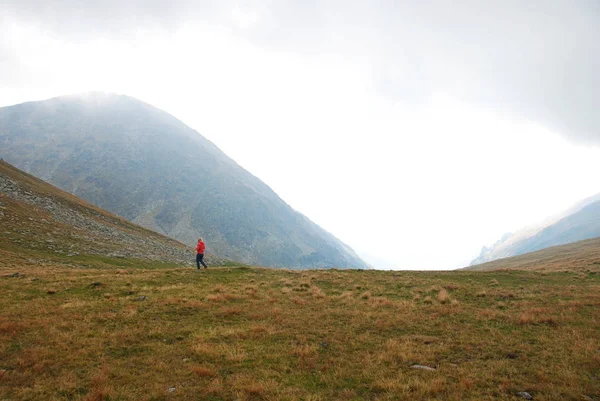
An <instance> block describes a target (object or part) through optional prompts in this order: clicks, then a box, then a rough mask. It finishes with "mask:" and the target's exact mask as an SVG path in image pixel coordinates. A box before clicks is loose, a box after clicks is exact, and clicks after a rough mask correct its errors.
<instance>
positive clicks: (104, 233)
mask: <svg viewBox="0 0 600 401" xmlns="http://www.w3.org/2000/svg"><path fill="white" fill-rule="evenodd" d="M0 227H1V228H0V230H1V231H0V265H14V264H15V263H18V262H23V261H26V260H28V261H31V260H38V261H49V260H50V261H55V262H56V261H62V262H65V261H68V262H69V263H72V264H75V265H78V264H85V261H86V260H87V259H88V258H89V257H90V256H103V257H107V258H117V259H123V258H138V259H146V260H153V261H162V262H171V263H178V264H185V265H188V264H190V265H191V264H192V262H193V261H194V254H195V251H194V249H193V248H190V247H186V246H185V245H183V244H181V243H179V242H177V241H175V240H173V239H171V238H168V237H165V236H163V235H161V234H157V233H155V232H152V231H150V230H147V229H145V228H142V227H140V226H137V225H135V224H132V223H130V222H128V221H126V220H125V219H123V218H120V217H117V216H115V215H112V214H110V213H108V212H106V211H104V210H102V209H100V208H98V207H96V206H93V205H91V204H89V203H87V202H85V201H82V200H81V199H78V198H77V197H75V196H73V195H70V194H68V193H66V192H63V191H61V190H59V189H58V188H55V187H53V186H51V185H49V184H47V183H45V182H43V181H41V180H39V179H37V178H35V177H33V176H31V175H28V174H26V173H24V172H22V171H20V170H18V169H16V168H15V167H13V166H11V165H10V164H8V163H6V162H4V161H0ZM207 260H208V262H209V263H210V264H212V265H215V264H222V263H224V262H225V260H223V259H220V258H216V257H214V256H213V255H207Z"/></svg>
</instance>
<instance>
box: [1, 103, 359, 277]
mask: <svg viewBox="0 0 600 401" xmlns="http://www.w3.org/2000/svg"><path fill="white" fill-rule="evenodd" d="M232 118H235V116H232ZM0 157H3V158H4V159H5V160H7V161H8V162H10V163H11V164H13V165H15V166H16V167H18V168H20V169H22V170H24V171H26V172H28V173H30V174H33V175H35V176H37V177H40V178H42V179H44V180H46V181H48V182H50V183H52V184H53V185H56V186H57V187H59V188H61V189H63V190H65V191H67V192H69V193H72V194H75V195H76V196H78V197H80V198H82V199H85V200H87V201H89V202H91V203H93V204H95V205H97V206H99V207H101V208H103V209H106V210H108V211H110V212H112V213H115V214H117V215H119V216H122V217H124V218H126V219H127V220H129V221H132V222H134V223H136V224H140V225H142V226H144V227H146V228H149V229H151V230H153V231H157V232H159V233H162V234H165V235H168V236H170V237H172V238H175V239H177V240H179V241H181V242H183V243H185V244H190V245H191V244H194V243H195V240H196V238H197V237H198V236H202V237H204V238H206V242H207V244H208V246H209V249H211V250H212V251H213V252H214V253H215V254H218V255H220V256H224V257H227V258H230V259H234V260H239V261H242V262H245V263H249V264H260V265H263V266H285V267H291V268H310V267H340V268H368V266H367V264H366V263H365V262H363V261H362V260H361V259H360V258H359V257H358V256H357V255H356V254H355V253H354V252H353V251H352V249H350V248H349V247H348V246H346V245H345V244H343V243H342V242H340V241H339V240H338V239H336V238H335V237H334V236H332V235H331V234H329V233H328V232H326V231H325V230H323V229H322V228H320V227H319V226H317V225H316V224H314V223H313V222H311V221H310V220H309V219H308V218H306V217H305V216H303V215H301V214H300V213H298V212H296V211H295V210H293V209H292V208H291V207H290V206H289V205H288V204H286V203H285V202H284V201H283V200H282V199H280V198H279V197H278V196H277V194H275V192H273V191H272V190H271V189H270V188H269V187H268V186H267V185H265V184H264V183H263V182H262V181H260V180H259V179H258V178H256V177H254V176H253V175H252V174H250V173H249V172H247V171H246V170H244V169H243V168H242V167H240V166H239V165H238V164H236V163H235V162H234V161H233V160H232V159H230V158H229V157H228V156H227V155H225V154H224V153H223V152H221V151H220V150H219V149H218V148H217V147H216V146H215V145H214V144H212V143H211V142H210V141H208V140H207V139H205V138H204V137H203V136H201V135H200V134H199V133H197V132H196V131H194V130H192V129H191V128H189V127H187V126H186V125H185V124H183V123H182V122H180V121H179V120H177V119H175V118H174V117H173V116H171V115H169V114H167V113H165V112H163V111H161V110H158V109H156V108H154V107H152V106H150V105H148V104H145V103H143V102H140V101H138V100H136V99H133V98H130V97H127V96H118V95H111V94H100V93H91V94H87V95H77V96H65V97H59V98H54V99H50V100H46V101H41V102H30V103H24V104H20V105H16V106H11V107H5V108H1V109H0Z"/></svg>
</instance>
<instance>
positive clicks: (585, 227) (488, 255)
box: [471, 194, 600, 265]
mask: <svg viewBox="0 0 600 401" xmlns="http://www.w3.org/2000/svg"><path fill="white" fill-rule="evenodd" d="M599 236H600V194H598V195H595V196H592V197H590V198H588V199H585V200H583V201H581V202H579V203H578V204H577V205H575V206H573V207H572V208H570V209H569V210H567V211H565V212H563V213H561V214H560V215H559V216H558V217H556V218H552V219H550V220H549V222H547V223H545V224H543V225H541V226H538V227H532V228H528V229H524V230H520V231H518V232H515V233H512V234H507V235H504V236H503V237H502V238H501V239H500V240H499V241H498V242H496V243H495V244H494V245H492V246H491V247H489V248H488V247H484V248H483V250H482V251H481V253H480V255H479V256H478V257H477V258H476V259H474V260H473V261H472V262H471V264H472V265H478V264H482V263H485V262H490V261H493V260H496V259H501V258H507V257H511V256H517V255H522V254H525V253H529V252H534V251H538V250H540V249H544V248H548V247H551V246H557V245H563V244H568V243H571V242H576V241H581V240H585V239H590V238H595V237H599Z"/></svg>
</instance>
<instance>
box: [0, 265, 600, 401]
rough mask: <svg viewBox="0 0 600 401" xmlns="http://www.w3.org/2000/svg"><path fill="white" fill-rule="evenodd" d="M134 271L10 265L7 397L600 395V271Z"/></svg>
mask: <svg viewBox="0 0 600 401" xmlns="http://www.w3.org/2000/svg"><path fill="white" fill-rule="evenodd" d="M115 262H117V263H121V264H122V263H125V262H124V261H122V260H115ZM161 266H162V265H161ZM122 270H123V269H122V267H118V266H116V267H114V268H111V267H110V261H109V260H106V259H103V260H101V261H97V262H95V261H94V260H93V259H90V260H89V266H88V267H87V268H72V267H69V266H64V265H60V264H58V263H56V264H53V263H46V264H44V265H43V266H37V265H36V264H18V263H15V264H14V265H12V266H11V267H3V268H0V291H1V293H2V294H3V300H2V308H1V309H0V399H1V400H4V399H6V400H26V399H27V400H62V399H65V400H66V399H72V400H170V399H182V400H197V399H206V400H261V399H262V400H309V399H312V400H398V399H400V400H401V399H411V400H465V399H483V400H486V399H487V400H492V399H494V400H495V399H499V400H514V399H517V398H516V396H515V394H516V393H517V392H519V391H527V392H529V393H530V394H532V395H533V396H534V397H535V399H536V400H557V399H567V400H568V399H573V400H577V399H586V398H585V397H591V398H592V399H594V398H597V397H599V396H600V373H599V372H600V352H599V350H600V331H599V330H598V327H600V312H599V311H600V274H599V273H598V272H589V273H586V274H585V277H580V276H579V275H575V274H574V273H571V272H549V273H548V274H546V275H541V274H539V273H536V272H515V271H502V272H495V273H480V272H446V273H442V272H432V273H426V272H422V273H419V272H375V271H362V272H361V271H336V270H329V271H318V272H310V273H299V272H294V271H286V270H267V269H260V268H219V269H209V271H208V272H202V273H199V272H196V271H195V270H193V269H184V268H178V267H168V266H162V267H160V268H159V266H156V267H150V268H141V267H140V268H138V267H135V263H132V265H128V267H127V269H126V270H127V273H126V274H124V273H123V271H122ZM15 272H20V273H21V274H20V275H14V273H15ZM574 277H576V280H573V278H574ZM491 282H494V283H495V285H493V286H491V285H490V283H491ZM48 289H54V290H55V291H56V292H55V293H52V294H49V293H48ZM284 289H289V290H290V291H288V292H285V290H284ZM349 289H351V290H349ZM481 294H485V296H481ZM144 297H146V298H144ZM415 364H419V365H425V366H429V367H432V368H434V369H435V370H433V371H424V370H419V369H414V368H412V365H415Z"/></svg>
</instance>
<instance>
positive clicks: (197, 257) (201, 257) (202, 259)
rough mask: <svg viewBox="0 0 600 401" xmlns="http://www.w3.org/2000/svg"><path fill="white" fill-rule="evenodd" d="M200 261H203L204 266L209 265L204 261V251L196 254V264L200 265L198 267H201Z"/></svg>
mask: <svg viewBox="0 0 600 401" xmlns="http://www.w3.org/2000/svg"><path fill="white" fill-rule="evenodd" d="M200 263H202V266H204V268H207V267H208V266H206V263H204V254H203V253H199V254H197V255H196V265H198V269H199V268H200Z"/></svg>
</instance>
